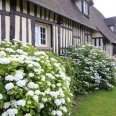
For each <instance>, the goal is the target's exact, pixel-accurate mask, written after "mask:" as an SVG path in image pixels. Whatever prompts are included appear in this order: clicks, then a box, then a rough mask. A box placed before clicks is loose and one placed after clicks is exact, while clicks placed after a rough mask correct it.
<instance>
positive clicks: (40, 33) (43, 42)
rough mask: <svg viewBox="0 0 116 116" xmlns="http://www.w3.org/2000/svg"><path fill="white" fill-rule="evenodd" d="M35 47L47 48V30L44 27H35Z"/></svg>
mask: <svg viewBox="0 0 116 116" xmlns="http://www.w3.org/2000/svg"><path fill="white" fill-rule="evenodd" d="M35 46H47V29H46V27H44V26H41V25H40V26H39V25H36V26H35Z"/></svg>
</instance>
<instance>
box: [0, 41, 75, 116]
mask: <svg viewBox="0 0 116 116" xmlns="http://www.w3.org/2000/svg"><path fill="white" fill-rule="evenodd" d="M13 43H14V44H13V45H12V44H11V43H10V42H6V41H3V42H2V43H1V44H0V108H1V110H0V113H1V114H2V116H7V115H8V116H15V115H16V116H56V115H57V116H62V115H63V116H68V115H70V111H71V107H72V97H73V95H72V93H71V92H70V89H69V85H70V78H69V77H67V76H66V74H65V69H64V67H63V66H62V65H61V64H60V63H59V62H58V61H57V60H56V59H54V58H51V57H49V55H47V54H46V53H45V52H42V51H38V50H37V49H36V48H34V47H33V46H31V45H27V46H23V45H22V44H21V43H19V42H15V41H14V42H13Z"/></svg>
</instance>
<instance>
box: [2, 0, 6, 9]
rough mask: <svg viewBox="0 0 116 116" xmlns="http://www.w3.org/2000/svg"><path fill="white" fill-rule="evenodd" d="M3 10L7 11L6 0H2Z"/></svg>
mask: <svg viewBox="0 0 116 116" xmlns="http://www.w3.org/2000/svg"><path fill="white" fill-rule="evenodd" d="M2 10H4V11H6V0H2Z"/></svg>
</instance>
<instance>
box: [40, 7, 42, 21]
mask: <svg viewBox="0 0 116 116" xmlns="http://www.w3.org/2000/svg"><path fill="white" fill-rule="evenodd" d="M40 18H41V19H42V8H40Z"/></svg>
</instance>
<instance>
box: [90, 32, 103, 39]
mask: <svg viewBox="0 0 116 116" xmlns="http://www.w3.org/2000/svg"><path fill="white" fill-rule="evenodd" d="M97 37H103V35H102V34H101V33H100V32H99V31H93V33H92V38H97Z"/></svg>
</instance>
